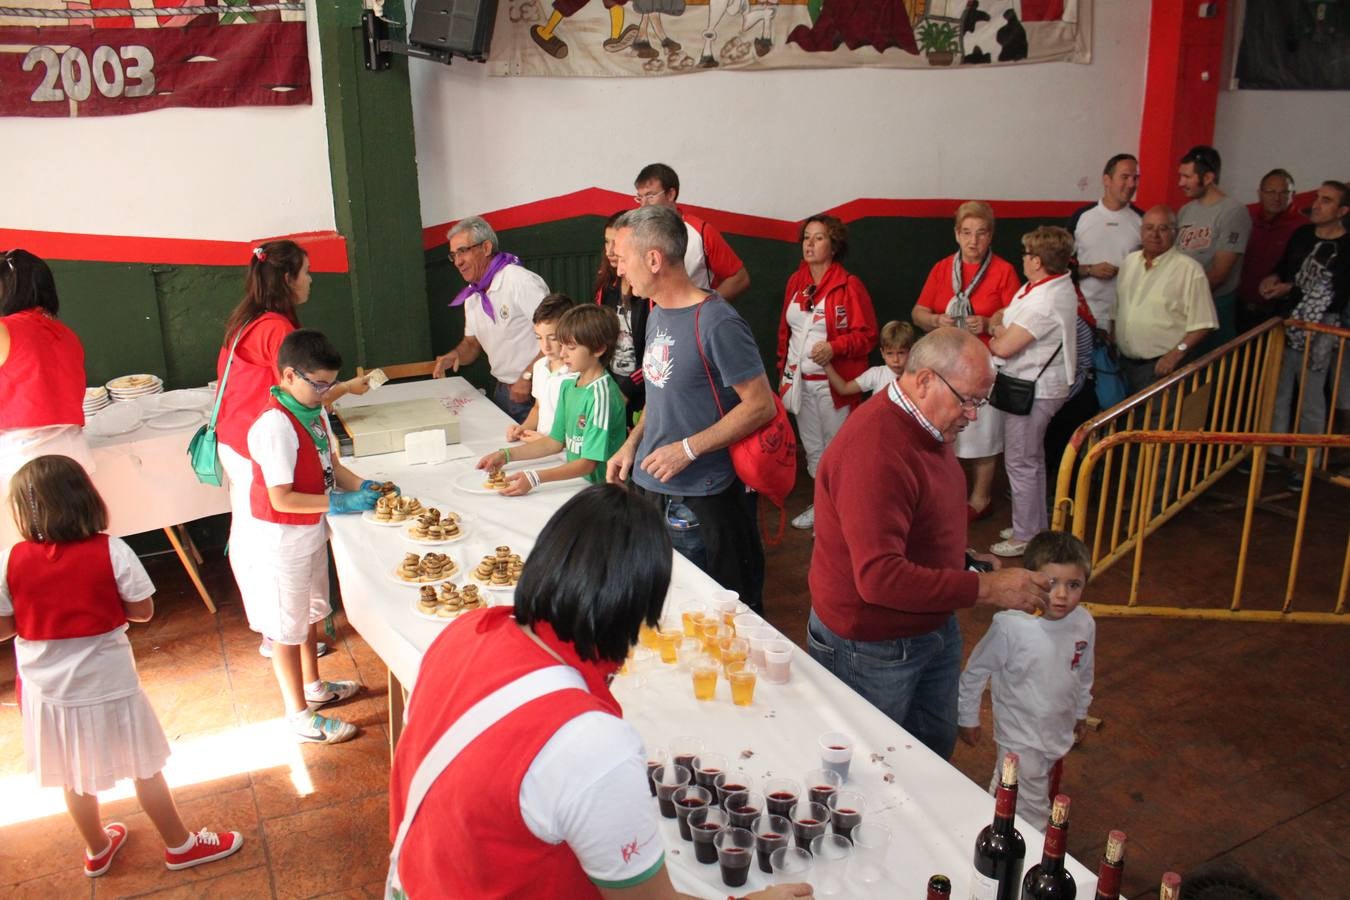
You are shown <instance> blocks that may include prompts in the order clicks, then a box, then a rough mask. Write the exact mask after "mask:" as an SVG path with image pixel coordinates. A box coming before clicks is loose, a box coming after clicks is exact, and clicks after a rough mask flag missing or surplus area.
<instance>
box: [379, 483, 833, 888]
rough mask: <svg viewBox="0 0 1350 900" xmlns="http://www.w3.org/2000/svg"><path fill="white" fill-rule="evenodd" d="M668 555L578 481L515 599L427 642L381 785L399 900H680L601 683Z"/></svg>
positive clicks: (628, 515) (656, 590)
mask: <svg viewBox="0 0 1350 900" xmlns="http://www.w3.org/2000/svg"><path fill="white" fill-rule="evenodd" d="M671 560H672V550H671V544H670V538H669V537H668V535H667V533H666V526H665V523H664V522H663V521H662V518H661V515H660V513H659V512H658V510H657V508H656V506H655V505H653V504H651V503H649V502H648V501H646V500H644V499H642V498H641V497H639V496H638V495H637V494H634V493H632V492H629V491H626V490H624V489H623V488H621V487H619V486H617V485H612V484H605V485H595V486H593V487H589V488H587V489H586V490H584V491H582V492H581V493H579V494H577V495H576V496H575V497H573V498H572V499H571V500H569V501H567V503H565V504H564V505H563V506H562V508H561V509H559V510H558V511H557V512H556V513H555V514H554V515H553V517H552V518H551V519H549V521H548V524H546V525H545V526H544V529H543V531H541V532H540V533H539V538H538V540H537V541H536V542H535V545H534V550H533V551H532V552H531V553H530V555H529V559H528V560H527V561H526V563H525V569H524V572H523V573H522V574H521V578H520V583H519V585H518V586H517V587H516V595H515V609H514V610H510V609H506V608H501V607H498V608H488V609H480V610H475V611H473V612H470V613H466V614H465V615H464V616H462V617H461V618H460V619H458V620H456V621H455V622H454V623H453V624H451V625H450V626H449V627H447V628H446V629H445V630H444V631H442V632H441V634H440V636H439V637H438V638H436V640H435V641H434V642H432V644H431V646H430V647H429V648H427V653H426V656H425V657H424V658H423V659H422V665H421V668H420V669H419V670H418V675H417V686H416V688H415V689H414V690H413V694H412V700H411V702H410V703H409V706H408V718H407V723H408V724H407V727H406V728H405V729H404V731H403V735H402V737H400V739H399V743H398V749H397V750H396V751H395V754H394V767H393V772H392V773H391V778H390V780H391V785H390V791H389V799H390V810H389V812H390V826H391V831H392V836H393V837H394V853H393V856H392V857H391V863H390V873H389V874H390V881H391V882H392V883H393V884H394V885H396V886H400V887H401V888H402V890H403V891H404V892H405V894H406V895H407V896H409V897H412V898H419V897H431V896H438V897H475V898H490V897H502V898H505V897H525V896H541V895H542V894H545V893H546V894H547V895H548V896H551V897H567V898H569V900H572V898H588V897H590V898H597V897H616V898H624V897H641V898H649V897H650V898H658V897H659V898H665V897H679V896H681V895H679V894H677V893H676V892H675V890H674V888H673V887H672V886H671V884H670V876H669V873H667V872H666V869H665V855H664V852H663V850H662V847H661V836H660V829H659V827H658V821H657V817H656V811H655V807H654V805H653V804H652V802H651V798H650V795H649V792H648V788H647V776H646V753H645V751H644V750H643V746H642V738H641V737H640V736H639V735H638V733H637V731H636V730H635V729H634V728H633V727H632V726H631V725H629V724H627V723H626V722H625V721H624V720H623V718H622V716H623V711H622V710H621V709H620V708H619V705H618V703H617V702H616V701H615V699H614V697H613V696H612V695H611V694H610V692H609V683H610V681H611V680H612V679H613V677H614V675H615V673H617V672H618V669H619V666H620V665H621V664H622V663H623V660H624V659H625V657H626V656H627V655H628V652H629V650H630V649H631V648H632V646H633V645H634V644H635V643H636V642H637V636H638V629H639V627H640V626H641V625H642V624H643V623H644V622H645V623H646V624H648V625H651V626H654V625H655V624H656V622H657V620H658V617H659V616H660V613H661V608H662V604H663V603H664V602H665V596H666V590H667V588H668V587H669V585H670V569H671ZM405 819H406V821H405ZM544 884H547V885H548V887H547V889H546V890H545V889H543V888H542V887H541V885H544ZM757 896H760V897H764V898H779V897H781V898H786V897H793V896H810V887H809V886H807V885H788V886H782V887H778V888H770V889H768V890H766V891H763V892H760V894H758V895H757Z"/></svg>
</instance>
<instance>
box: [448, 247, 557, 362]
mask: <svg viewBox="0 0 1350 900" xmlns="http://www.w3.org/2000/svg"><path fill="white" fill-rule="evenodd" d="M547 294H548V285H547V284H545V283H544V279H542V278H540V277H539V276H538V275H536V274H535V273H534V272H531V271H530V270H529V269H527V268H525V267H524V266H507V267H506V268H504V269H502V270H501V271H500V272H498V273H497V275H496V277H494V278H493V279H492V284H490V285H488V298H489V299H490V300H491V301H492V312H493V316H492V318H489V317H488V315H487V313H485V312H483V298H482V297H480V296H479V295H478V294H473V295H472V296H471V297H469V299H468V300H466V301H464V334H465V335H471V336H473V337H475V338H477V339H478V343H480V344H482V346H483V352H484V353H486V354H487V358H488V365H489V367H490V368H491V370H492V377H493V378H495V379H497V380H498V381H500V382H502V383H504V384H511V383H513V382H515V381H518V380H520V376H521V374H523V373H524V371H525V370H526V369H528V368H529V367H530V363H532V362H533V361H534V358H535V357H536V356H538V355H539V343H538V341H536V340H535V337H534V311H535V309H536V308H537V307H538V306H539V301H540V300H543V299H544V297H545V296H546V295H547Z"/></svg>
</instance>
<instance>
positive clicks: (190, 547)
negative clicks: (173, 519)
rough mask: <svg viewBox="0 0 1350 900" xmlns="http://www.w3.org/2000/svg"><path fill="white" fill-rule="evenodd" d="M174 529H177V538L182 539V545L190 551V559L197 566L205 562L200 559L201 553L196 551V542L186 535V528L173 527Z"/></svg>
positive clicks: (189, 535) (184, 526) (181, 526)
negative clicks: (194, 561) (193, 560)
mask: <svg viewBox="0 0 1350 900" xmlns="http://www.w3.org/2000/svg"><path fill="white" fill-rule="evenodd" d="M174 528H176V529H178V536H179V537H180V538H182V539H183V543H184V544H185V545H186V546H187V548H188V550H190V551H192V558H193V559H195V560H196V561H197V565H199V566H200V565H201V564H202V563H203V562H205V560H203V559H202V551H200V550H198V549H197V542H196V541H194V540H193V539H192V535H191V534H189V533H188V530H187V526H186V525H175V526H174Z"/></svg>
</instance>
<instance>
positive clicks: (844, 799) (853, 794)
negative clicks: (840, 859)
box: [830, 791, 867, 839]
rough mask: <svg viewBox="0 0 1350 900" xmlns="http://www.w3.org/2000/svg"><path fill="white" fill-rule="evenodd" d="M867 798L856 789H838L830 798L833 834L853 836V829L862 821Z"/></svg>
mask: <svg viewBox="0 0 1350 900" xmlns="http://www.w3.org/2000/svg"><path fill="white" fill-rule="evenodd" d="M866 809H867V800H866V799H865V798H864V797H863V795H862V794H860V793H858V792H857V791H840V792H839V793H837V794H835V795H834V796H833V797H831V798H830V827H831V828H832V829H834V833H835V834H839V835H843V836H844V837H846V838H850V839H851V838H852V837H853V829H854V828H857V827H858V825H860V824H861V823H862V817H863V812H864V811H865V810H866Z"/></svg>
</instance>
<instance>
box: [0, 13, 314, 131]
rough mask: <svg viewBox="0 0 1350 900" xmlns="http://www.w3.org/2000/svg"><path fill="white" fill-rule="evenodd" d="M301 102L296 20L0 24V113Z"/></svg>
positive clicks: (304, 66)
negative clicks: (219, 23)
mask: <svg viewBox="0 0 1350 900" xmlns="http://www.w3.org/2000/svg"><path fill="white" fill-rule="evenodd" d="M310 102H311V93H310V84H309V55H308V52H307V51H306V40H305V23H304V22H256V23H250V24H247V25H243V24H241V25H222V26H216V25H212V26H210V27H205V28H78V27H75V28H64V27H54V28H14V27H0V116H61V117H74V116H80V117H83V116H116V115H125V114H127V113H136V112H145V111H146V110H152V109H161V108H164V107H167V106H205V107H218V106H293V105H300V104H307V103H310Z"/></svg>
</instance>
